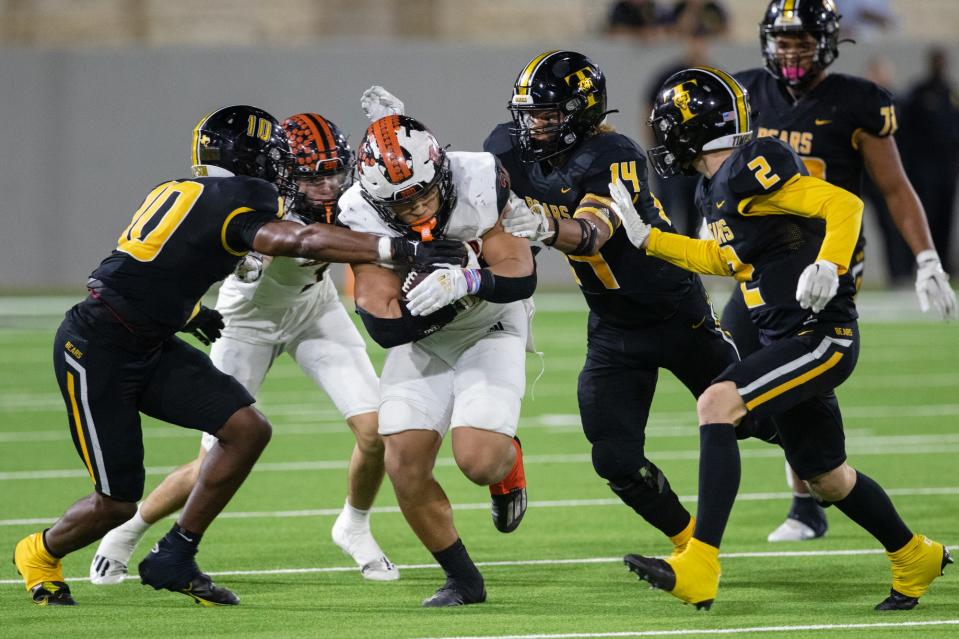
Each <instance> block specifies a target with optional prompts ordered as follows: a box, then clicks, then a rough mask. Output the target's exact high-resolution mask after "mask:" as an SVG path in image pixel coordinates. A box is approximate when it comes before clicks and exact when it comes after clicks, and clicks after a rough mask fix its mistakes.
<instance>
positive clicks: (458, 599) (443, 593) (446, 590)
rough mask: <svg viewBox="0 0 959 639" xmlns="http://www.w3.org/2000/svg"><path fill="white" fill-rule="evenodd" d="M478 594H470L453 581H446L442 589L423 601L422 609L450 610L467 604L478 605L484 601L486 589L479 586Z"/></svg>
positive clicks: (481, 585)
mask: <svg viewBox="0 0 959 639" xmlns="http://www.w3.org/2000/svg"><path fill="white" fill-rule="evenodd" d="M477 590H478V591H479V594H478V595H477V594H472V593H470V592H469V589H467V588H463V587H462V586H460V585H459V584H457V583H456V582H455V581H450V580H449V579H447V580H446V583H445V584H443V587H442V588H440V589H439V590H437V591H436V592H434V593H433V595H432V596H430V597H429V598H427V599H424V600H423V607H424V608H450V607H452V606H466V605H468V604H478V603H483V602H484V601H486V589H485V588H484V587H483V584H482V583H480V584H479V588H478V589H477Z"/></svg>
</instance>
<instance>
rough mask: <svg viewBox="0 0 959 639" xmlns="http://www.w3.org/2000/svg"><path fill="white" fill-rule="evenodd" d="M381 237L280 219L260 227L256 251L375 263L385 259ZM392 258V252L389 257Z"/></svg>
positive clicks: (323, 259)
mask: <svg viewBox="0 0 959 639" xmlns="http://www.w3.org/2000/svg"><path fill="white" fill-rule="evenodd" d="M379 239H380V238H378V237H377V236H375V235H370V234H368V233H357V232H355V231H351V230H349V229H346V228H343V227H339V226H333V225H332V224H309V225H307V226H304V225H302V224H298V223H296V222H289V221H283V220H277V221H275V222H268V223H267V224H264V225H263V226H262V227H260V230H259V231H257V233H256V236H255V237H254V238H253V250H254V251H256V252H257V253H262V254H264V255H278V256H285V257H305V258H309V259H313V260H321V261H324V262H347V263H351V264H355V263H359V262H375V261H377V260H379V259H382V256H381V254H380V251H379V248H378V241H379ZM386 257H387V259H389V257H390V256H389V255H387V256H386Z"/></svg>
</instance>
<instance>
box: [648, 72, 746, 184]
mask: <svg viewBox="0 0 959 639" xmlns="http://www.w3.org/2000/svg"><path fill="white" fill-rule="evenodd" d="M750 118H751V115H750V109H749V96H748V94H747V93H746V89H744V88H743V86H742V85H741V84H739V82H737V81H736V80H735V79H734V78H733V77H732V76H731V75H729V74H728V73H726V72H725V71H721V70H720V69H715V68H713V67H693V68H691V69H683V70H682V71H680V72H678V73H674V74H673V75H671V76H669V79H667V80H666V82H665V83H663V86H662V87H660V89H659V92H658V93H657V94H656V102H655V104H653V112H652V114H651V115H650V116H649V121H648V122H647V124H648V125H649V126H651V127H653V133H654V134H655V135H656V141H657V142H658V143H659V146H656V147H654V148H652V149H650V150H649V162H650V164H652V165H653V168H654V169H655V170H656V173H658V174H659V175H660V177H664V178H665V177H671V176H674V175H679V174H682V175H696V173H697V171H696V169H695V168H694V167H693V166H692V162H693V160H695V159H696V157H697V156H699V155H700V154H702V153H704V152H708V151H718V150H720V149H729V148H733V147H736V146H740V145H742V144H745V143H746V142H748V141H749V140H750V139H751V138H752V134H753V132H752V130H751V129H750Z"/></svg>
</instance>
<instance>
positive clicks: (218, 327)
mask: <svg viewBox="0 0 959 639" xmlns="http://www.w3.org/2000/svg"><path fill="white" fill-rule="evenodd" d="M223 326H224V324H223V316H222V315H220V312H219V311H217V310H216V309H212V308H207V307H206V306H202V305H201V306H200V310H199V311H198V312H197V314H196V315H194V316H193V319H191V320H190V321H189V322H187V323H186V326H184V327H183V328H182V329H181V330H182V331H183V332H184V333H189V334H190V335H193V337H195V338H197V339H198V340H200V341H201V342H202V343H203V344H205V345H206V346H209V345H210V344H212V343H213V342H215V341H216V340H217V339H219V337H220V334H221V333H222V331H223Z"/></svg>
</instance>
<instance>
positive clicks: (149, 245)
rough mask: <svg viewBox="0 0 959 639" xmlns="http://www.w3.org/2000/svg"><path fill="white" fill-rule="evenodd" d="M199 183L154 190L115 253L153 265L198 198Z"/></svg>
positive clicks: (171, 185)
mask: <svg viewBox="0 0 959 639" xmlns="http://www.w3.org/2000/svg"><path fill="white" fill-rule="evenodd" d="M201 193H203V185H202V184H200V183H199V182H167V183H165V184H161V185H160V186H158V187H156V188H155V189H153V191H151V192H150V195H148V196H147V198H146V199H145V200H144V201H143V204H142V205H140V208H139V209H137V212H136V213H134V214H133V221H131V222H130V226H128V227H127V228H126V230H124V231H123V234H122V235H120V239H119V241H118V242H117V250H118V251H123V252H124V253H126V254H128V255H130V256H131V257H133V258H135V259H136V260H138V261H140V262H152V261H153V260H154V259H155V258H156V256H157V255H159V254H160V251H161V250H163V247H164V246H165V245H166V243H167V240H169V239H170V236H171V235H173V231H175V230H177V228H178V227H179V226H180V224H181V223H182V222H183V220H184V219H185V218H186V216H187V213H189V212H190V209H192V208H193V206H194V205H195V204H196V202H197V200H199V199H200V194H201Z"/></svg>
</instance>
